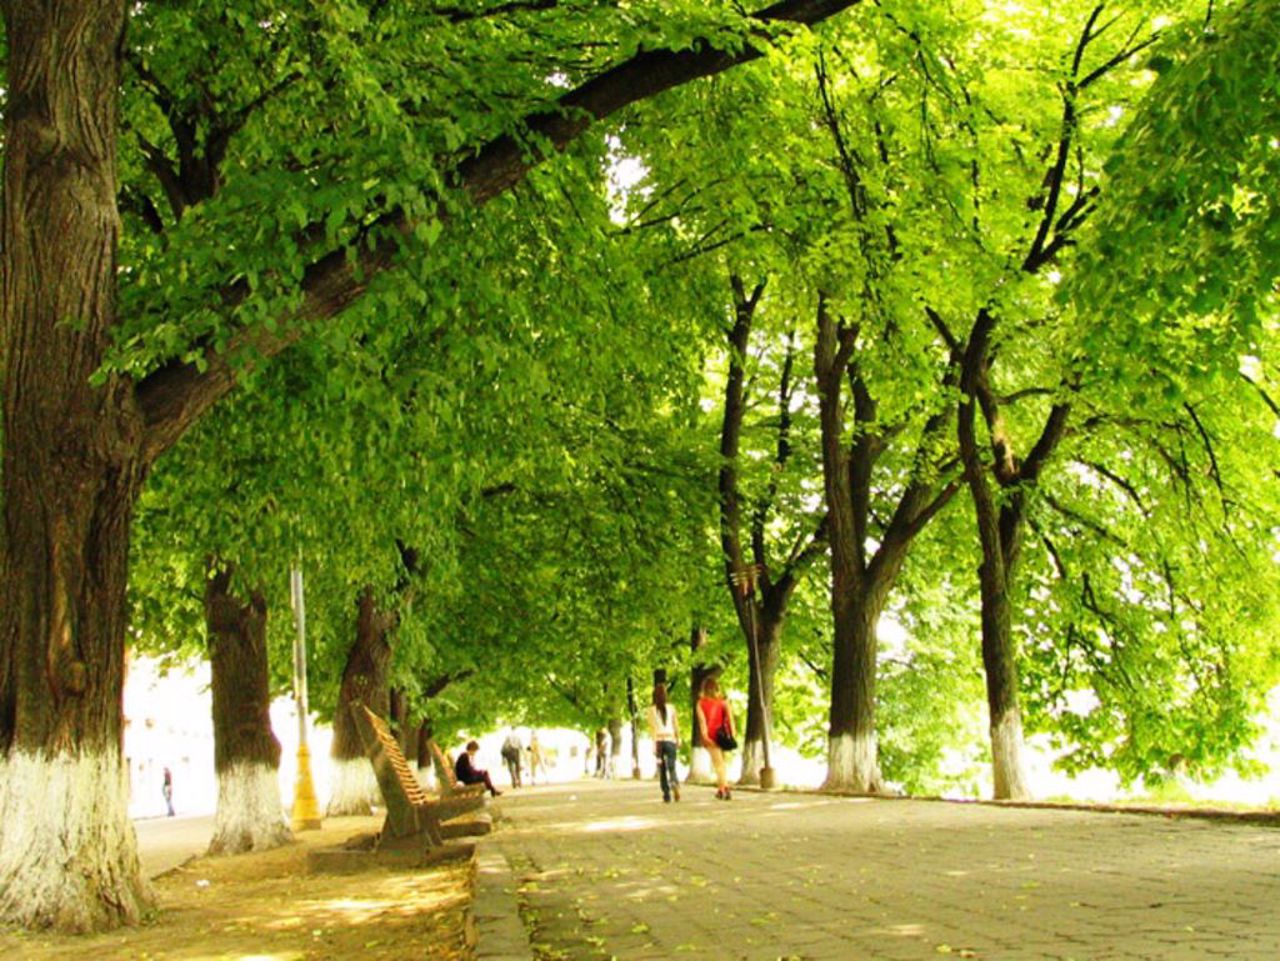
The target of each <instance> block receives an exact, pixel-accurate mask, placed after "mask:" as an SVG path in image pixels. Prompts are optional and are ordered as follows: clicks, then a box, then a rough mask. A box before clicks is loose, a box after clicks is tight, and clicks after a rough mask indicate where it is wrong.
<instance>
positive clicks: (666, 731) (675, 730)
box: [649, 684, 680, 804]
mask: <svg viewBox="0 0 1280 961" xmlns="http://www.w3.org/2000/svg"><path fill="white" fill-rule="evenodd" d="M649 736H650V737H652V738H653V753H654V754H655V755H656V756H657V758H658V781H659V783H660V784H661V785H662V800H663V802H664V803H667V804H670V803H671V799H672V798H675V799H676V800H677V801H679V800H680V779H679V776H678V775H677V773H676V748H677V747H679V746H680V722H679V721H678V720H677V718H676V709H675V708H674V707H672V706H671V705H670V704H668V703H667V687H666V685H665V684H655V685H653V704H652V705H651V706H650V707H649Z"/></svg>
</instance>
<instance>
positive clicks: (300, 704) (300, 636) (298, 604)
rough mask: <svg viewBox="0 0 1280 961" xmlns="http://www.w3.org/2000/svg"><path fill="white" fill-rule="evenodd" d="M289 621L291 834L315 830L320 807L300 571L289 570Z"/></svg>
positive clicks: (305, 616) (304, 607)
mask: <svg viewBox="0 0 1280 961" xmlns="http://www.w3.org/2000/svg"><path fill="white" fill-rule="evenodd" d="M289 589H290V598H291V600H292V603H293V621H294V623H295V624H296V625H297V628H298V633H297V636H296V637H295V638H294V641H293V698H294V703H295V704H296V705H297V708H298V776H297V779H296V780H295V781H294V785H293V818H292V824H293V829H294V830H295V831H318V830H319V829H320V807H319V805H318V804H317V803H316V788H315V784H314V783H313V782H312V780H311V751H310V749H309V748H308V747H307V609H306V604H305V602H304V599H303V595H302V569H301V568H298V567H295V568H293V569H292V570H290V571H289Z"/></svg>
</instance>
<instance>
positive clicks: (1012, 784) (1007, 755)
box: [991, 711, 1031, 801]
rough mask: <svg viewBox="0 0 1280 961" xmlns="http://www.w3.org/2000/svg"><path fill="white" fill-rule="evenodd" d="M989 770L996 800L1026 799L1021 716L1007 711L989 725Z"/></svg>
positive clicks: (1027, 791)
mask: <svg viewBox="0 0 1280 961" xmlns="http://www.w3.org/2000/svg"><path fill="white" fill-rule="evenodd" d="M991 773H992V776H993V780H994V782H995V783H994V793H993V796H994V797H995V799H996V800H997V801H1026V800H1028V799H1030V797H1031V790H1030V788H1028V787H1027V770H1026V765H1025V764H1024V762H1023V759H1022V717H1021V716H1020V715H1019V714H1018V712H1017V711H1009V712H1007V713H1006V714H1005V716H1004V717H1003V718H1002V719H1001V720H1000V721H998V722H992V724H991Z"/></svg>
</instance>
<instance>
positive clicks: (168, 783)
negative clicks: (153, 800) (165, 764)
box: [161, 768, 174, 817]
mask: <svg viewBox="0 0 1280 961" xmlns="http://www.w3.org/2000/svg"><path fill="white" fill-rule="evenodd" d="M161 791H162V792H163V793H164V804H165V807H167V808H168V809H169V817H173V816H174V813H173V772H172V771H170V770H169V769H168V768H165V769H164V786H163V787H162V788H161Z"/></svg>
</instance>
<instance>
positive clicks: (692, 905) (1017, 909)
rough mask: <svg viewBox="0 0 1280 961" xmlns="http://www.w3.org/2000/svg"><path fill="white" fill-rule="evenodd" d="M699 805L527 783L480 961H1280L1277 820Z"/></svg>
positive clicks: (965, 807)
mask: <svg viewBox="0 0 1280 961" xmlns="http://www.w3.org/2000/svg"><path fill="white" fill-rule="evenodd" d="M684 797H685V799H684V800H683V801H682V802H680V803H678V804H669V805H665V804H663V803H662V799H661V796H660V793H659V791H658V788H657V786H656V784H654V783H651V782H647V781H646V782H613V783H601V782H598V781H586V780H584V781H580V782H575V783H572V784H566V785H557V786H554V787H544V788H536V789H532V790H527V791H519V792H511V793H509V794H508V795H507V796H506V797H504V798H503V802H502V810H503V814H504V820H503V821H502V823H501V825H500V826H499V828H498V830H497V831H496V832H495V833H494V834H493V835H492V836H490V837H489V838H487V839H485V841H484V842H483V844H482V846H481V849H480V855H481V860H480V865H479V870H480V882H479V884H478V895H477V906H476V915H477V920H478V921H479V922H480V955H479V957H480V958H482V959H486V961H489V959H493V961H499V959H501V961H515V959H517V958H519V959H521V961H526V959H528V958H530V957H534V958H537V959H539V961H544V959H571V961H588V959H590V961H597V959H602V961H607V959H609V958H617V959H619V961H671V959H680V958H690V959H706V961H731V959H733V961H737V959H741V961H860V959H874V961H881V959H884V961H898V959H902V961H907V959H925V958H929V959H937V958H940V957H947V956H951V957H962V958H978V959H986V961H1050V959H1052V961H1067V959H1072V961H1113V959H1114V961H1193V959H1194V961H1211V959H1216V958H1221V959H1224V961H1275V959H1276V958H1280V912H1277V910H1276V904H1277V903H1280V830H1278V829H1276V828H1274V827H1266V826H1258V825H1254V824H1235V823H1225V822H1212V821H1201V820H1192V819H1181V818H1179V819H1171V818H1160V817H1151V816H1140V815H1129V814H1098V813H1090V812H1081V811H1063V810H1054V809H1035V808H1003V807H994V806H987V805H972V804H945V803H936V802H912V801H900V800H895V801H877V800H867V799H850V798H829V797H822V796H815V795H807V794H768V795H766V794H760V793H754V792H753V793H748V792H742V793H740V794H735V795H734V799H733V800H732V801H731V802H728V803H724V802H721V801H716V800H715V799H714V797H713V794H712V791H711V790H710V789H707V788H702V787H696V786H689V787H687V788H686V789H685V791H684ZM486 869H487V870H488V872H489V879H488V880H486ZM504 898H505V900H504ZM514 899H518V904H519V908H520V912H521V914H522V915H523V918H522V919H521V918H517V917H516V916H515V910H514V908H515V905H514V904H513V900H514ZM517 924H518V925H519V927H520V929H521V930H519V931H517V928H516V927H515V925H517ZM499 928H501V930H502V931H503V932H505V933H503V934H492V933H491V932H493V931H496V930H498V929H499ZM523 929H527V930H528V931H529V940H528V941H525V940H524V930H523Z"/></svg>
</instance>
